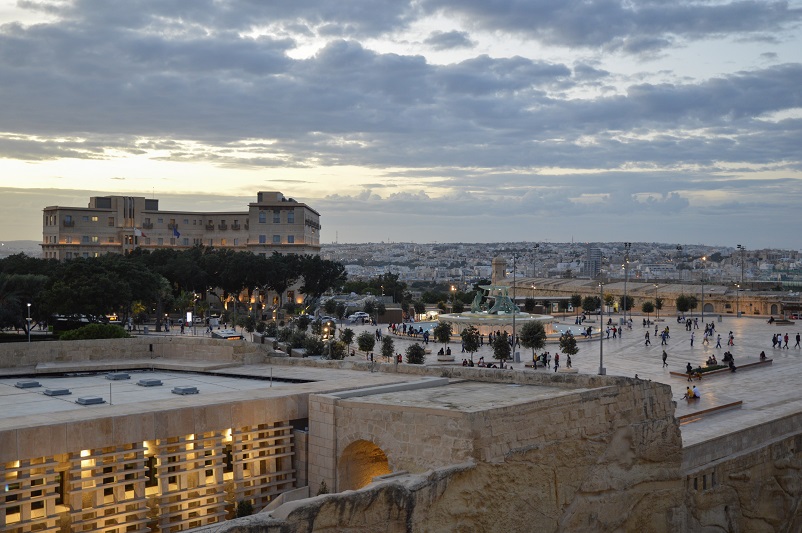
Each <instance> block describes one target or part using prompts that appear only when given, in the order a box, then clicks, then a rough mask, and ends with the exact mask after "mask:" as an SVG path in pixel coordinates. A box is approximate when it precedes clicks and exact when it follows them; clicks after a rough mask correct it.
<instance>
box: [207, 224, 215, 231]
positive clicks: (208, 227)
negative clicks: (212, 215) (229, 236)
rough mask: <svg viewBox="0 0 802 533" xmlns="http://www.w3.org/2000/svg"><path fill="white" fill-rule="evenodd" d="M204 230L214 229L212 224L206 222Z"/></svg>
mask: <svg viewBox="0 0 802 533" xmlns="http://www.w3.org/2000/svg"><path fill="white" fill-rule="evenodd" d="M206 231H214V224H206Z"/></svg>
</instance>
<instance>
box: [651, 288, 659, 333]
mask: <svg viewBox="0 0 802 533" xmlns="http://www.w3.org/2000/svg"><path fill="white" fill-rule="evenodd" d="M657 287H659V285H657V283H655V284H654V291H652V300H654V310H655V311H656V312H657V318H655V319H654V322H655V323H657V322H660V308H659V307H658V306H657Z"/></svg>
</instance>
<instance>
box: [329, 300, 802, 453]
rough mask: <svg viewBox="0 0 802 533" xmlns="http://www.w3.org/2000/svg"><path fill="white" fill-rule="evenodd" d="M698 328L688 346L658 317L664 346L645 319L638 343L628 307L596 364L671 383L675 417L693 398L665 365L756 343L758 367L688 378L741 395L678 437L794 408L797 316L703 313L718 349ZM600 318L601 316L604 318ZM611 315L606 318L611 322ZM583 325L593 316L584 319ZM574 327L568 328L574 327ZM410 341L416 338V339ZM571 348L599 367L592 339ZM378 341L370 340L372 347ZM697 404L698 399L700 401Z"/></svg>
mask: <svg viewBox="0 0 802 533" xmlns="http://www.w3.org/2000/svg"><path fill="white" fill-rule="evenodd" d="M695 316H696V317H697V318H699V329H696V330H694V331H695V342H694V346H693V347H691V346H690V335H691V332H689V331H685V327H684V325H683V324H678V323H677V321H676V317H669V318H665V319H664V318H663V317H661V319H660V322H659V327H660V329H662V328H664V327H665V326H668V327H669V331H670V334H671V338H670V339H669V340H668V346H666V347H663V346H661V345H660V338H659V337H658V338H657V339H656V340H655V339H654V326H651V328H649V329H650V335H651V337H652V339H651V340H652V344H651V346H644V333H645V332H646V329H645V328H643V327H642V319H643V317H642V316H640V315H637V314H633V327H632V329H631V330H625V331H624V336H623V339H621V338H616V339H612V338H610V339H609V340H604V349H603V358H604V367H605V368H606V371H607V374H608V375H617V376H628V377H635V375H636V374H637V376H638V378H640V379H648V380H654V381H659V382H661V383H666V384H669V385H671V387H672V390H673V394H674V399H675V400H676V401H677V416H680V415H682V414H687V413H689V412H690V410H691V409H693V408H694V407H697V406H698V405H699V404H697V405H689V404H688V402H687V400H682V399H681V398H682V396H683V395H684V394H685V389H686V386H687V385H688V382H687V380H686V379H685V378H682V377H674V376H672V375H670V374H669V372H671V371H673V372H684V370H685V365H686V364H687V363H688V362H690V363H691V364H692V365H693V366H694V367H696V366H699V365H703V364H704V362H705V361H706V360H707V358H708V357H709V356H710V355H711V354H715V355H716V358H717V359H718V360H719V361H721V359H722V357H723V354H724V352H725V351H727V350H728V349H729V351H730V352H732V354H733V355H734V357H735V364H736V366H737V365H739V364H745V363H746V362H748V361H751V362H754V361H757V360H758V356H759V354H760V352H761V350H763V351H765V352H766V356H767V357H768V358H770V359H773V363H772V364H771V365H766V366H761V367H758V368H754V369H748V370H742V371H740V372H736V373H734V374H732V373H726V374H719V375H716V376H709V377H707V378H703V379H702V381H701V382H699V381H696V382H694V383H695V384H696V385H697V387H699V389H700V391H701V392H702V395H703V400H704V405H720V404H723V403H729V402H732V401H737V400H740V401H742V402H743V404H742V406H741V408H740V409H734V410H726V411H721V412H718V413H714V414H708V415H705V416H704V417H702V418H700V419H699V420H696V421H693V422H690V423H686V424H683V425H682V438H683V443H684V444H685V445H689V444H694V443H697V442H702V441H705V440H708V439H710V438H713V437H716V436H719V435H722V434H725V433H730V432H732V431H737V430H739V429H743V428H746V427H750V426H753V425H756V424H759V423H761V422H765V421H766V420H769V419H775V418H781V417H783V416H786V415H790V414H793V413H797V412H800V411H802V349H799V348H794V344H795V342H796V340H795V337H796V334H797V332H802V322H799V321H797V323H796V324H792V325H776V324H768V323H767V321H766V317H740V318H738V317H732V316H724V317H722V318H721V320H720V321H719V317H718V315H714V316H712V317H711V316H710V315H706V316H705V320H706V321H707V322H711V321H713V322H714V323H715V326H716V333H721V336H722V342H721V345H722V348H716V347H715V344H716V341H715V335H714V337H713V339H712V340H711V342H710V344H709V345H704V344H703V343H702V340H703V332H704V326H703V324H702V320H701V317H699V315H698V313H697V314H696V315H695ZM606 318H607V317H605V321H606ZM618 318H619V317H618V315H615V316H614V317H613V320H614V321H615V322H617V321H618ZM558 322H559V325H560V326H561V327H566V326H573V324H574V317H573V316H569V317H565V318H563V319H560V320H558ZM585 324H586V325H590V324H593V325H594V326H595V325H596V324H595V323H593V322H587V321H586V322H585ZM343 327H350V328H351V329H353V330H354V331H355V332H356V333H357V334H359V333H360V332H361V331H363V330H368V331H375V330H376V328H377V326H368V325H366V326H361V325H356V326H355V325H351V324H344V325H341V326H340V328H343ZM574 329H576V328H574ZM382 331H383V332H384V333H385V334H386V332H387V326H386V324H385V325H383V328H382ZM730 331H732V332H733V334H734V335H735V345H734V346H732V347H727V336H728V334H729V332H730ZM774 333H781V334H783V335H784V334H785V333H788V336H789V343H788V345H789V349H787V350H786V349H782V348H781V349H773V350H772V347H771V336H772V335H773V334H774ZM394 340H395V348H396V352H401V353H403V352H404V350H405V349H406V347H407V346H408V345H410V344H411V343H413V342H416V341H415V340H414V339H411V338H408V337H401V336H394ZM417 342H421V341H420V339H418V340H417ZM578 345H579V353H577V354H576V355H575V356H574V357H572V360H573V366H574V368H577V369H578V371H579V372H580V373H583V374H596V373H598V371H599V341H598V340H597V339H594V340H591V341H580V342H578ZM379 347H380V346H379V344H378V343H377V345H376V352H378V349H379ZM429 347H430V348H431V350H432V353H431V354H430V355H427V359H426V364H427V365H441V364H443V363H440V362H438V361H437V356H436V355H435V354H436V353H437V351H438V350H439V349H440V345H439V344H436V343H432V342H430V343H429ZM663 348H666V352H667V354H668V361H667V362H668V367H666V368H663V366H662V360H661V355H662V352H663ZM451 349H452V353H453V355H454V358H455V361H454V363H451V364H461V362H462V358H463V357H467V355H468V354H462V353H461V352H460V344H459V343H456V344H453V343H452V344H451ZM545 349H546V350H548V351H549V352H550V353H552V354H553V353H554V352H557V351H559V346H558V345H557V344H556V343H554V342H549V343H548V344H547V345H546V348H545ZM481 356H484V358H485V361H494V360H493V359H492V350H491V348H490V346H488V345H487V344H485V346H483V347H482V348H481V349H480V351H479V352H477V353H476V354H474V361H477V360H478V359H479V357H481ZM520 356H521V361H522V362H521V363H518V364H513V365H512V366H513V368H516V369H523V368H524V363H523V362H524V361H531V359H532V353H531V350H526V349H523V348H521V349H520ZM356 357H364V354H362V353H360V352H357V356H356ZM525 371H527V372H553V370H546V369H544V368H539V369H537V370H533V369H531V368H527V369H525ZM700 404H701V403H700Z"/></svg>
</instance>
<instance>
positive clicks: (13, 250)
mask: <svg viewBox="0 0 802 533" xmlns="http://www.w3.org/2000/svg"><path fill="white" fill-rule="evenodd" d="M19 253H23V254H25V255H30V256H31V257H41V255H42V247H41V246H39V241H2V242H0V258H3V257H8V256H9V255H14V254H19Z"/></svg>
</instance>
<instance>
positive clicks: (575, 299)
mask: <svg viewBox="0 0 802 533" xmlns="http://www.w3.org/2000/svg"><path fill="white" fill-rule="evenodd" d="M581 305H582V295H581V294H572V295H571V307H573V308H574V311H575V312H576V314H577V315H579V307H580V306H581Z"/></svg>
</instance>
